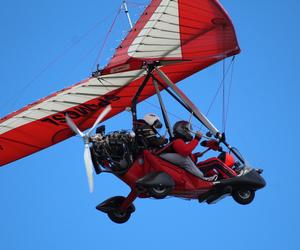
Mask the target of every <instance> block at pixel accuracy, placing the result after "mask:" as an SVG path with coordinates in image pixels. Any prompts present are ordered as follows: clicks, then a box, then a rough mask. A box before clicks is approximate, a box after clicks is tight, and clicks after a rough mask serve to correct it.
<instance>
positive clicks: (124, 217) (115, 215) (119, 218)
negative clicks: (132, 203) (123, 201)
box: [107, 209, 131, 224]
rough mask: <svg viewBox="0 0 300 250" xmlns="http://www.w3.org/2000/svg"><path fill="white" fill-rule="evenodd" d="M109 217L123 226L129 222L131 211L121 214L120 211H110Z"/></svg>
mask: <svg viewBox="0 0 300 250" xmlns="http://www.w3.org/2000/svg"><path fill="white" fill-rule="evenodd" d="M107 215H108V217H109V218H110V219H111V220H112V221H113V222H115V223H118V224H122V223H125V222H127V221H128V220H129V218H130V216H131V211H130V210H129V209H127V210H126V211H124V212H121V211H119V210H118V209H114V210H111V211H109V212H108V213H107Z"/></svg>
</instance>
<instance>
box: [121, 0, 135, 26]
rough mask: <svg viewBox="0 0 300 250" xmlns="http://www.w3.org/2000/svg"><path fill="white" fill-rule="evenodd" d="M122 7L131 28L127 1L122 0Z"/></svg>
mask: <svg viewBox="0 0 300 250" xmlns="http://www.w3.org/2000/svg"><path fill="white" fill-rule="evenodd" d="M123 9H124V11H125V14H126V16H127V18H128V22H129V25H130V28H131V29H132V28H133V24H132V21H131V17H130V14H129V11H128V7H127V3H126V1H125V0H123Z"/></svg>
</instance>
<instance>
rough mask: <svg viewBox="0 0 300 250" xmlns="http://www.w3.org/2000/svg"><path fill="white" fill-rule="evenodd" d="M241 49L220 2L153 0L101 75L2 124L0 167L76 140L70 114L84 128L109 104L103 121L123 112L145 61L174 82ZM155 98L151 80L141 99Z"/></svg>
mask: <svg viewBox="0 0 300 250" xmlns="http://www.w3.org/2000/svg"><path fill="white" fill-rule="evenodd" d="M239 51H240V50H239V46H238V43H237V40H236V35H235V31H234V28H233V25H232V23H231V21H230V19H229V17H228V15H227V14H226V12H225V11H224V9H223V8H222V6H221V5H220V4H219V2H218V1H217V0H193V1H190V0H153V1H152V2H151V3H150V5H149V6H148V7H147V8H146V10H145V11H144V13H143V14H142V16H141V17H140V19H139V20H138V22H137V23H136V25H135V26H134V28H133V29H132V30H131V31H130V32H129V34H128V35H127V37H126V38H125V39H124V41H123V42H122V43H121V45H120V46H119V47H118V48H117V50H116V53H115V55H114V57H113V58H112V60H111V61H110V62H109V64H108V65H107V66H106V67H105V68H104V69H103V71H102V75H101V76H98V77H91V78H89V79H86V80H84V81H82V82H79V83H78V84H75V85H74V86H72V87H70V88H67V89H64V90H61V91H59V92H57V93H55V94H53V95H51V96H49V97H46V98H44V99H41V100H40V101H38V102H36V103H34V104H31V105H29V106H27V107H25V108H23V109H21V110H19V111H17V112H14V113H12V114H10V115H8V116H7V117H5V118H2V119H1V120H0V166H3V165H5V164H8V163H10V162H13V161H15V160H17V159H20V158H22V157H25V156H27V155H30V154H32V153H35V152H37V151H39V150H42V149H44V148H47V147H49V146H51V145H54V144H56V143H58V142H60V141H63V140H65V139H67V138H69V137H71V136H73V135H74V133H73V132H72V131H71V130H70V129H69V127H68V126H67V124H66V121H65V115H64V114H65V113H66V112H68V114H69V116H70V117H71V118H72V119H73V120H74V122H75V123H76V125H77V126H78V127H79V128H80V129H81V130H85V129H87V128H90V127H91V126H92V125H93V123H94V121H95V120H96V118H97V116H98V115H99V113H100V112H101V111H102V110H103V108H104V107H105V106H107V105H109V104H110V105H111V106H112V110H111V112H110V113H109V114H108V115H107V116H106V117H105V119H108V118H110V117H112V116H114V115H116V114H118V113H120V112H122V111H123V110H124V109H125V108H126V107H128V106H130V105H131V100H132V98H133V96H134V94H135V93H136V91H137V89H138V87H139V86H140V84H141V82H142V81H143V79H144V77H145V74H146V71H145V70H144V69H143V65H144V63H145V62H148V63H149V62H151V61H160V62H161V64H162V66H161V67H160V69H161V70H162V71H163V72H164V73H165V74H166V75H167V76H168V77H169V78H170V79H171V80H172V81H173V82H175V83H176V82H178V81H180V80H182V79H184V78H186V77H188V76H190V75H192V74H194V73H196V72H198V71H200V70H202V69H204V68H206V67H208V66H210V65H212V64H213V63H216V62H217V61H219V60H222V59H223V58H225V57H228V56H232V55H234V54H237V53H239ZM156 77H157V78H159V76H158V75H156ZM153 94H155V89H154V86H153V84H152V81H149V82H148V84H147V86H146V88H145V89H144V91H143V93H142V95H141V96H140V97H139V100H138V101H142V100H144V99H146V98H148V97H150V96H152V95H153ZM105 119H104V120H105Z"/></svg>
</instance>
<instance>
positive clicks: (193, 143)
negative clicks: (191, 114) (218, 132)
mask: <svg viewBox="0 0 300 250" xmlns="http://www.w3.org/2000/svg"><path fill="white" fill-rule="evenodd" d="M190 131H191V128H190V124H189V122H187V121H178V122H176V123H175V125H174V127H173V134H174V140H173V142H172V143H171V144H170V146H169V147H168V148H167V149H166V151H165V152H166V153H162V154H161V155H160V157H161V158H162V159H164V160H167V161H169V162H171V163H174V164H176V165H178V166H179V167H181V168H183V169H185V170H186V171H188V172H190V173H191V174H193V175H195V176H197V177H199V178H201V179H203V180H206V181H215V180H216V179H217V178H218V175H214V176H211V177H205V176H204V174H203V172H202V171H201V170H200V169H199V168H198V167H197V166H196V164H195V162H194V160H196V159H195V156H194V155H193V154H192V152H193V150H194V149H195V148H196V147H197V146H198V144H199V141H200V140H201V137H202V134H201V132H200V131H198V132H197V133H196V135H195V138H193V136H192V134H191V132H190Z"/></svg>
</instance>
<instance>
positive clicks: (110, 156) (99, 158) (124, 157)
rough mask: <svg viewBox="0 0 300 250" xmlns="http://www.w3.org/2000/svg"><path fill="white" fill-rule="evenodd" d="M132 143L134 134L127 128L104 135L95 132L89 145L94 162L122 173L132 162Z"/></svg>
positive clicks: (133, 142)
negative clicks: (90, 145)
mask: <svg viewBox="0 0 300 250" xmlns="http://www.w3.org/2000/svg"><path fill="white" fill-rule="evenodd" d="M134 145H135V135H134V133H133V132H129V131H127V130H121V131H114V132H111V133H109V134H106V135H101V134H96V135H95V136H94V137H93V138H92V147H91V152H92V156H93V161H94V164H95V165H101V166H102V167H104V168H107V167H109V168H110V169H111V170H113V171H114V172H119V173H124V172H126V171H127V170H128V169H129V167H130V166H131V165H132V163H133V159H134V155H135V147H134Z"/></svg>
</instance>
